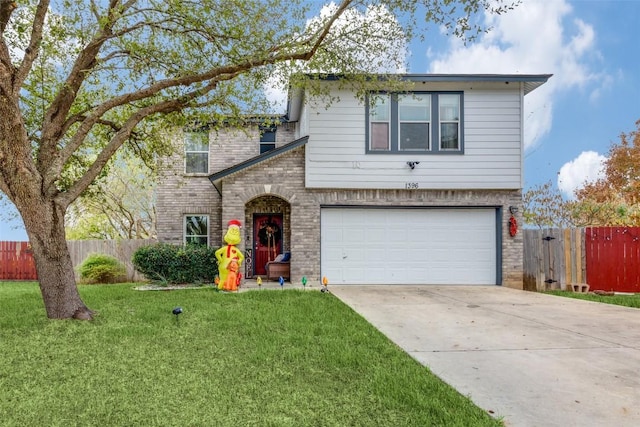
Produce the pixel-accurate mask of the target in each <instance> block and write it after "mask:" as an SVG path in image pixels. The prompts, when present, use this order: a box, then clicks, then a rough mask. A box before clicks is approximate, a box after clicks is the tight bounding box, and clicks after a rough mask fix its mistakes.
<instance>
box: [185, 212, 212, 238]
mask: <svg viewBox="0 0 640 427" xmlns="http://www.w3.org/2000/svg"><path fill="white" fill-rule="evenodd" d="M184 243H185V245H206V246H209V216H208V215H185V217H184Z"/></svg>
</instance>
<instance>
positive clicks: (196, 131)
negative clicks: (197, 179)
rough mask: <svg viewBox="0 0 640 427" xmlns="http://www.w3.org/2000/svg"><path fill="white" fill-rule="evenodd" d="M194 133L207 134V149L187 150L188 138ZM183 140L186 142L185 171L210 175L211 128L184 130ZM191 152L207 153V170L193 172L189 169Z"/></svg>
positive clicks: (186, 172) (192, 173)
mask: <svg viewBox="0 0 640 427" xmlns="http://www.w3.org/2000/svg"><path fill="white" fill-rule="evenodd" d="M194 134H203V135H205V137H204V139H205V141H206V143H207V150H206V151H203V150H187V138H188V136H189V135H194ZM183 138H184V139H183V142H184V173H185V175H208V174H209V166H210V164H209V163H210V162H209V152H210V151H211V141H210V137H209V130H208V129H202V130H185V131H184V136H183ZM189 154H205V155H206V171H204V172H191V171H188V170H187V165H188V164H189V162H188V157H189Z"/></svg>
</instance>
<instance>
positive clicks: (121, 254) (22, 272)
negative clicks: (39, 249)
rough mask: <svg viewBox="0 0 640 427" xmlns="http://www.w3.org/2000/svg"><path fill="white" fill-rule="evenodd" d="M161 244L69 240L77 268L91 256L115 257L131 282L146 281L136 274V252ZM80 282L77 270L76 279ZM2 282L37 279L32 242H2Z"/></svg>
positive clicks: (0, 249) (135, 241)
mask: <svg viewBox="0 0 640 427" xmlns="http://www.w3.org/2000/svg"><path fill="white" fill-rule="evenodd" d="M154 243H157V240H155V239H148V240H145V239H139V240H69V241H67V246H68V247H69V252H70V253H71V261H72V262H73V267H74V269H75V268H76V267H77V266H78V265H80V264H81V263H82V261H84V259H85V258H86V257H87V256H88V255H89V254H91V253H101V254H106V255H111V256H113V257H115V258H117V259H118V260H119V261H120V262H122V263H123V264H124V266H125V267H126V269H127V280H128V281H131V282H139V281H144V280H145V278H144V276H142V275H141V274H140V273H138V272H137V271H135V268H134V267H133V264H132V262H131V257H132V256H133V253H134V252H135V251H136V249H138V248H140V247H142V246H146V245H151V244H154ZM78 279H79V275H78V272H77V271H76V280H78ZM0 280H37V274H36V269H35V263H34V262H33V255H32V254H31V250H30V249H29V243H28V242H0Z"/></svg>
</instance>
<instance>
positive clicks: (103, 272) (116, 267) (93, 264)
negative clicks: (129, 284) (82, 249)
mask: <svg viewBox="0 0 640 427" xmlns="http://www.w3.org/2000/svg"><path fill="white" fill-rule="evenodd" d="M78 273H80V281H81V282H83V283H121V282H124V281H126V279H127V269H126V267H125V266H124V264H122V263H121V262H120V261H118V260H117V259H116V258H114V257H112V256H110V255H105V254H99V253H93V254H89V256H87V257H86V258H85V259H84V261H82V264H80V265H79V266H78Z"/></svg>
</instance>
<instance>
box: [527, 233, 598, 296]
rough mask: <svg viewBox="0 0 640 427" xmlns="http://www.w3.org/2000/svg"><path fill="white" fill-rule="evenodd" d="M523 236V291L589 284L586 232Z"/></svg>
mask: <svg viewBox="0 0 640 427" xmlns="http://www.w3.org/2000/svg"><path fill="white" fill-rule="evenodd" d="M522 232H523V235H524V251H523V252H524V253H523V262H524V289H526V290H529V291H546V290H551V289H565V288H566V285H567V284H581V283H586V278H587V271H586V263H585V251H584V247H585V246H584V229H583V228H574V229H569V228H567V229H559V228H551V229H536V230H529V229H525V230H522Z"/></svg>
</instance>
